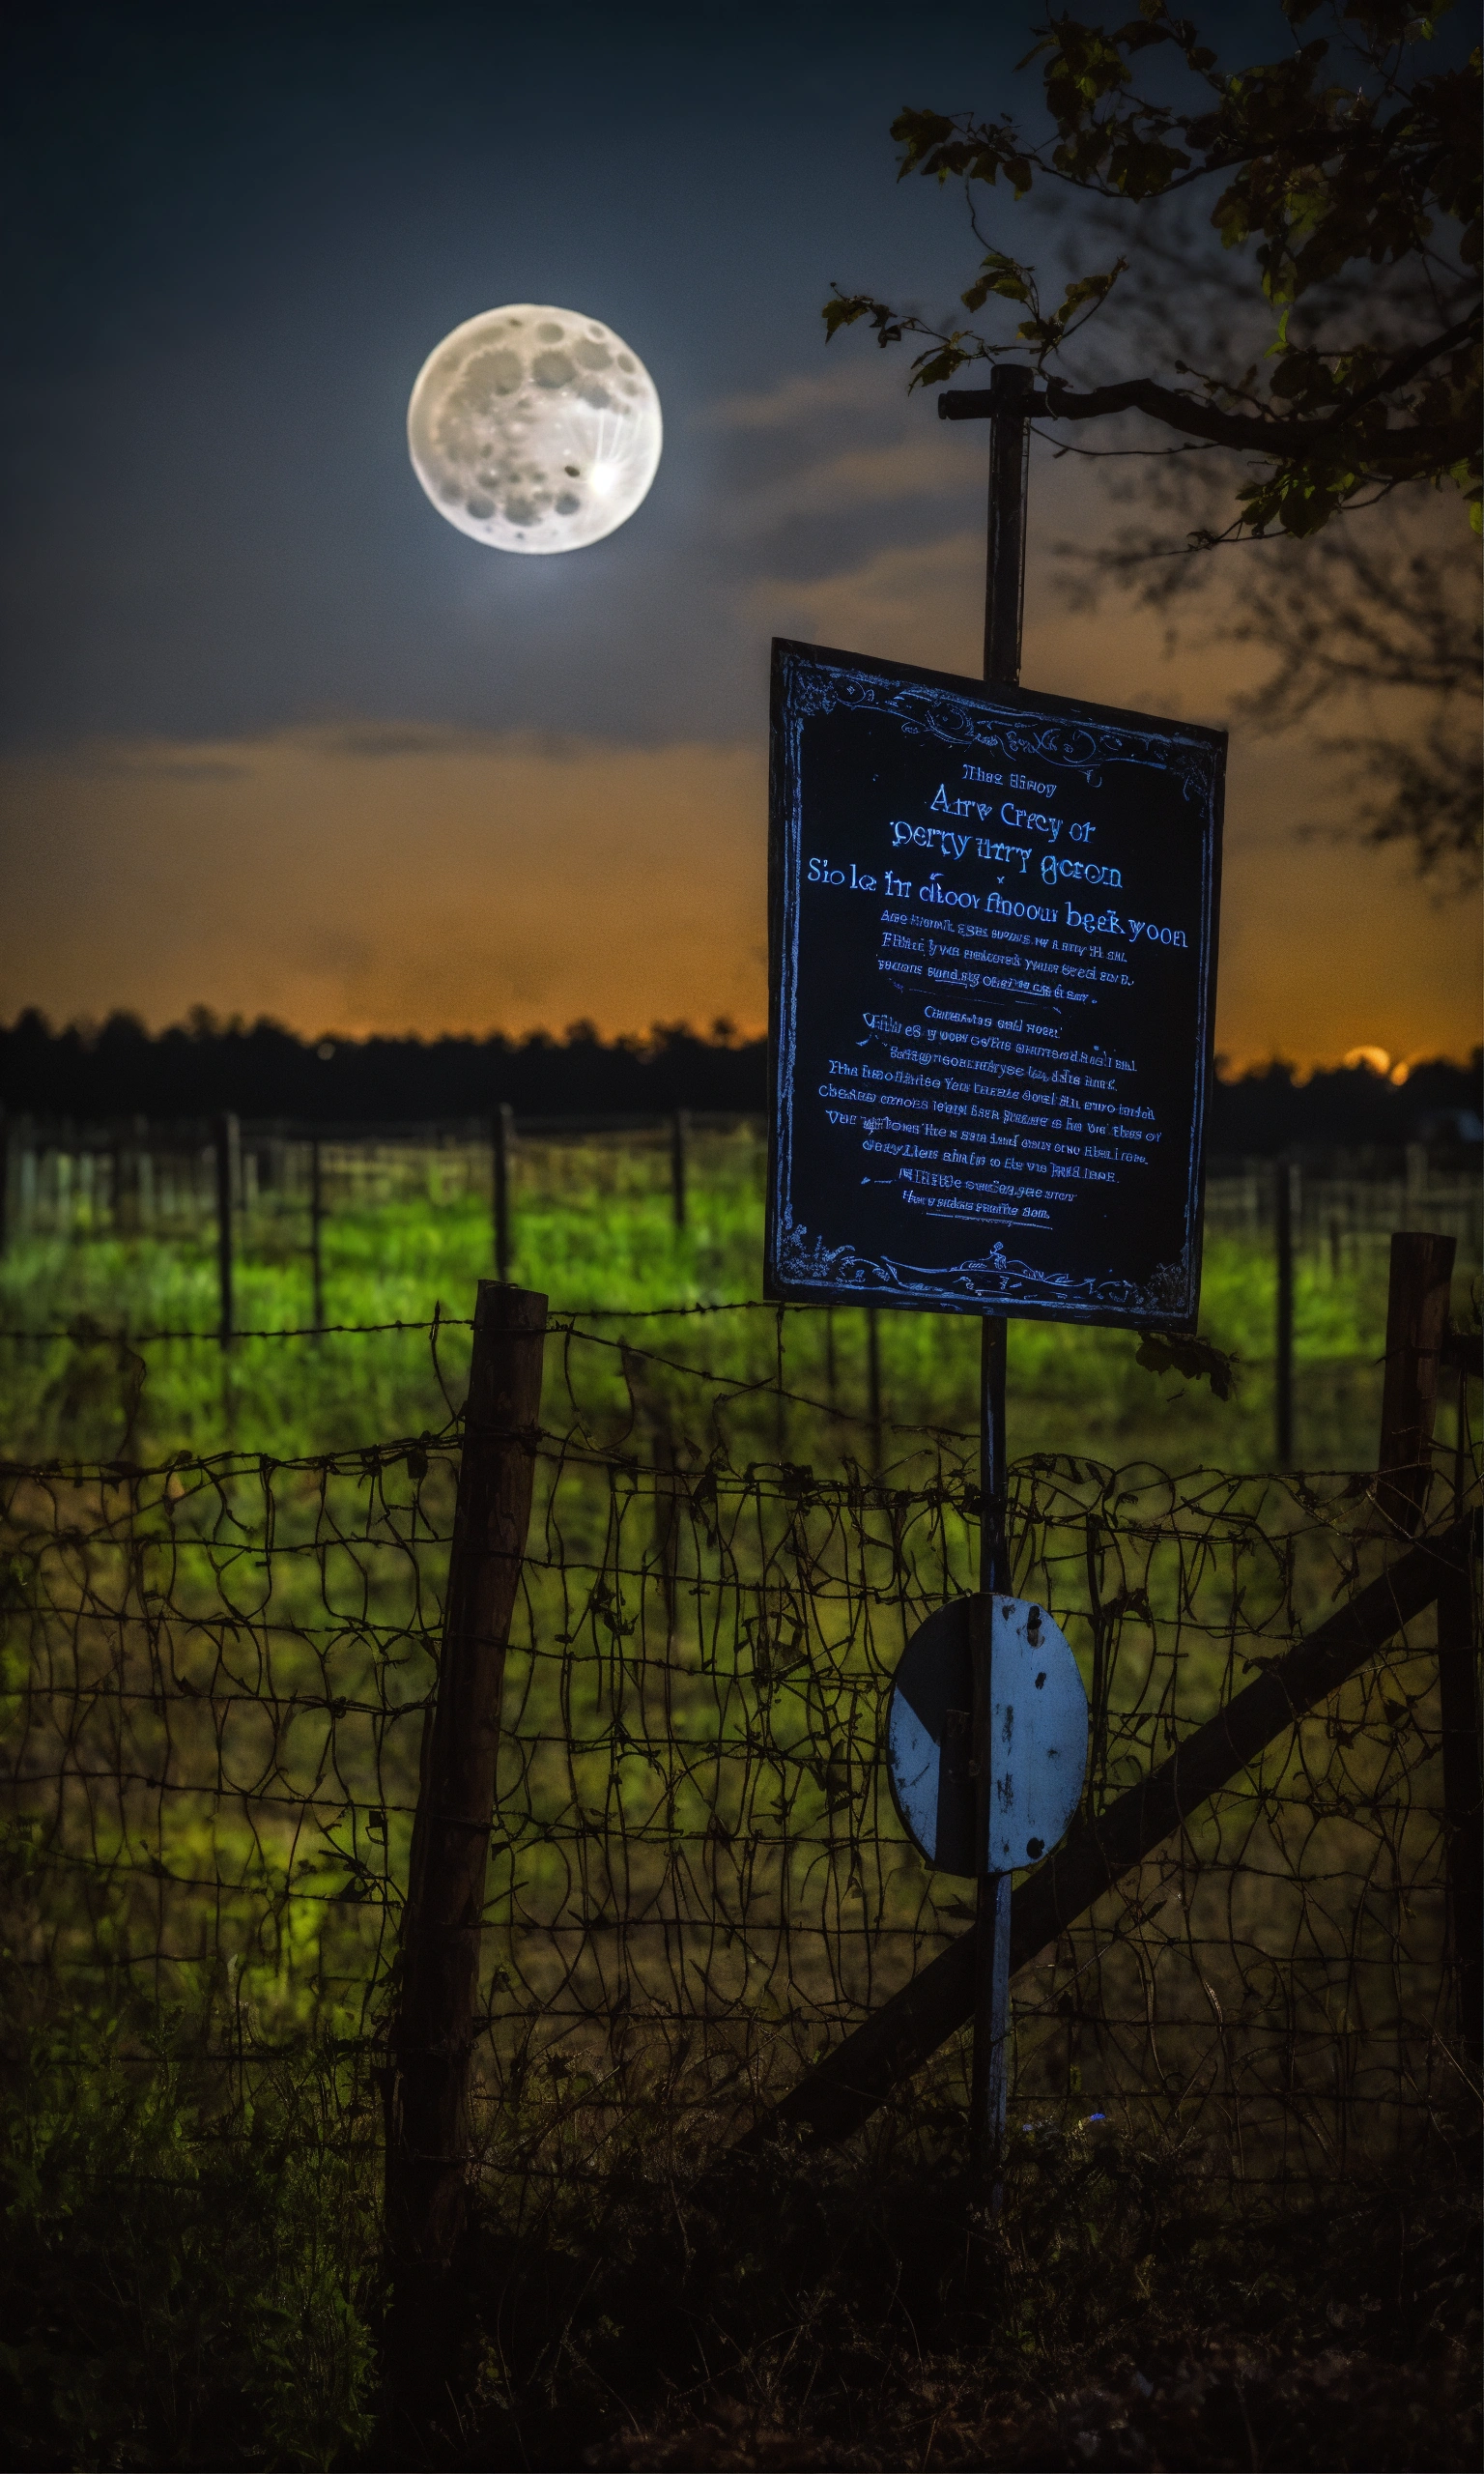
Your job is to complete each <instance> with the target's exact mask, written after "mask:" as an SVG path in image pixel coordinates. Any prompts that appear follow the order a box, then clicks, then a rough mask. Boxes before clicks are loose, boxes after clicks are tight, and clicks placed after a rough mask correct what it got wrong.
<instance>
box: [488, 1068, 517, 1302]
mask: <svg viewBox="0 0 1484 2474" xmlns="http://www.w3.org/2000/svg"><path fill="white" fill-rule="evenodd" d="M490 1136H491V1147H492V1150H493V1153H494V1170H495V1277H496V1279H497V1280H502V1281H508V1280H509V1278H510V1154H511V1152H512V1151H513V1150H514V1148H515V1110H514V1109H513V1108H511V1106H510V1104H509V1102H508V1101H507V1100H501V1102H500V1104H499V1108H497V1109H496V1111H495V1115H494V1120H493V1122H492V1125H491V1128H490Z"/></svg>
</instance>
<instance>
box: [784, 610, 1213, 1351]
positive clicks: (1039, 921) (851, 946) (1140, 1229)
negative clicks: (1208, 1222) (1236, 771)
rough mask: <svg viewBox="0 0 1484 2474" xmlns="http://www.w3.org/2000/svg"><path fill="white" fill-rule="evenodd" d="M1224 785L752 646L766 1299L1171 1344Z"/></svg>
mask: <svg viewBox="0 0 1484 2474" xmlns="http://www.w3.org/2000/svg"><path fill="white" fill-rule="evenodd" d="M1225 765H1226V734H1225V733H1224V732H1222V731H1210V730H1201V729H1198V728H1196V727H1195V726H1194V725H1192V724H1189V723H1184V722H1170V721H1158V720H1155V719H1153V718H1152V717H1151V716H1150V715H1149V714H1147V713H1124V712H1118V711H1115V710H1113V709H1111V708H1110V707H1108V706H1106V705H1078V704H1072V703H1070V702H1069V701H1068V700H1067V699H1066V698H1064V697H1060V696H1038V695H1033V694H1031V693H1030V692H1029V691H1028V690H1026V689H1024V688H1017V687H998V686H986V685H985V684H984V683H983V682H982V681H980V680H977V679H968V678H953V677H947V676H943V675H942V674H941V673H939V672H937V671H929V670H902V669H899V668H896V667H894V666H891V665H888V664H887V663H884V662H878V661H870V660H868V659H867V658H865V657H864V656H863V655H861V654H858V653H842V652H830V651H826V650H825V649H824V648H823V647H820V646H818V645H799V644H786V643H776V644H775V645H774V648H773V739H772V786H771V842H770V865H769V930H770V935H769V942H770V960H771V979H772V1076H773V1092H772V1106H773V1129H772V1134H773V1138H772V1145H771V1160H770V1189H769V1198H768V1281H769V1287H770V1290H771V1292H772V1294H773V1295H774V1296H777V1297H788V1298H800V1299H806V1300H808V1299H813V1300H816V1301H819V1302H825V1303H827V1302H830V1301H840V1302H847V1301H853V1302H854V1303H856V1304H866V1303H872V1302H875V1303H880V1304H882V1305H890V1306H902V1307H921V1308H927V1309H933V1310H936V1311H942V1310H944V1309H947V1310H949V1311H955V1310H956V1311H958V1312H961V1313H978V1314H982V1313H986V1312H987V1313H1001V1314H1016V1315H1039V1316H1044V1317H1049V1318H1052V1319H1054V1320H1056V1321H1058V1322H1063V1321H1066V1322H1082V1323H1121V1324H1135V1325H1148V1324H1156V1325H1158V1326H1159V1327H1160V1328H1162V1329H1175V1328H1180V1327H1187V1326H1191V1325H1193V1324H1194V1322H1195V1318H1196V1312H1197V1309H1198V1305H1199V1299H1200V1268H1201V1200H1202V1189H1203V1176H1204V1147H1205V1115H1206V1100H1207V1093H1208V1089H1209V1086H1210V1081H1211V1073H1212V1018H1213V1004H1214V997H1215V974H1216V914H1217V897H1218V892H1219V883H1220V857H1221V799H1222V789H1223V782H1224V775H1225Z"/></svg>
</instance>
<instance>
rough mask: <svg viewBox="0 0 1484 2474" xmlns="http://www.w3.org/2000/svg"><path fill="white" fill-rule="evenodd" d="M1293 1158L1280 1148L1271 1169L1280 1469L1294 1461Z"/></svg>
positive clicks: (1275, 1405)
mask: <svg viewBox="0 0 1484 2474" xmlns="http://www.w3.org/2000/svg"><path fill="white" fill-rule="evenodd" d="M1298 1178H1299V1168H1298V1164H1297V1162H1296V1161H1293V1160H1291V1159H1290V1158H1289V1156H1288V1153H1287V1152H1286V1151H1285V1152H1283V1153H1282V1154H1281V1155H1280V1157H1279V1159H1278V1161H1277V1163H1276V1165H1275V1167H1274V1169H1273V1245H1274V1253H1275V1256H1276V1266H1277V1302H1276V1315H1275V1324H1276V1328H1275V1330H1274V1334H1273V1386H1272V1422H1273V1450H1274V1452H1275V1453H1276V1455H1277V1465H1278V1467H1279V1468H1280V1469H1291V1468H1292V1467H1293V1465H1294V1202H1295V1193H1294V1189H1295V1186H1296V1185H1297V1183H1298Z"/></svg>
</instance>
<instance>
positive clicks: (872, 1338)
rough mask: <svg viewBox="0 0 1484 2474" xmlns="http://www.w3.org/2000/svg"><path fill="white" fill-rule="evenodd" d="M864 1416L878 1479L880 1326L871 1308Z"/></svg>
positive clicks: (880, 1446)
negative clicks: (868, 1429)
mask: <svg viewBox="0 0 1484 2474" xmlns="http://www.w3.org/2000/svg"><path fill="white" fill-rule="evenodd" d="M866 1415H867V1417H868V1419H869V1421H870V1466H871V1470H872V1473H873V1474H874V1475H875V1476H876V1477H878V1478H879V1476H880V1475H881V1460H882V1454H883V1448H884V1437H883V1435H882V1430H881V1324H880V1319H879V1317H878V1315H877V1313H876V1309H875V1308H874V1307H873V1306H868V1307H867V1309H866Z"/></svg>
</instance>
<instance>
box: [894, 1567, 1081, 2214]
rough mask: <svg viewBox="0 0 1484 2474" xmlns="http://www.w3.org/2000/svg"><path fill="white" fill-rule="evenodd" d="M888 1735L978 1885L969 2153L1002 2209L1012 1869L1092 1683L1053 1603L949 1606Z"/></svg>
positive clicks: (948, 1861) (925, 1823) (1056, 1776)
mask: <svg viewBox="0 0 1484 2474" xmlns="http://www.w3.org/2000/svg"><path fill="white" fill-rule="evenodd" d="M886 1737H887V1756H886V1757H887V1776H888V1779H889V1781H890V1784H891V1789H892V1796H893V1798H894V1800H895V1802H896V1805H897V1810H898V1812H899V1815H900V1818H901V1822H902V1826H903V1827H904V1828H905V1830H906V1832H907V1835H908V1836H909V1838H910V1839H911V1840H912V1842H913V1844H914V1846H915V1847H916V1848H917V1850H918V1852H919V1854H920V1855H921V1856H923V1857H924V1859H925V1860H926V1862H928V1864H930V1865H931V1866H932V1867H933V1869H934V1871H936V1872H945V1873H956V1874H960V1875H962V1874H967V1875H969V1876H970V1877H972V1878H973V1879H974V1880H975V1881H976V1882H977V1884H978V1888H979V1925H980V1932H979V1933H978V1934H977V1935H976V1937H975V1941H976V1972H975V1984H974V2078H973V2087H972V2093H971V2096H970V2166H971V2172H972V2176H973V2180H974V2183H975V2186H976V2189H977V2192H978V2193H979V2195H980V2196H981V2197H983V2198H984V2199H985V2200H987V2201H988V2204H989V2207H990V2211H991V2213H994V2212H996V2211H997V2209H998V2205H999V2191H1000V2172H999V2166H1000V2155H1001V2150H1002V2147H1003V2143H1004V2137H1005V2089H1006V2078H1007V2072H1006V2028H1007V2022H1008V2013H1009V1997H1010V1884H1011V1875H1012V1873H1013V1872H1014V1871H1015V1870H1016V1869H1017V1868H1018V1867H1020V1866H1021V1865H1025V1864H1039V1863H1040V1862H1041V1860H1042V1856H1046V1855H1047V1854H1049V1852H1050V1850H1051V1849H1052V1848H1053V1847H1054V1846H1055V1845H1056V1843H1057V1841H1058V1840H1059V1839H1060V1838H1061V1837H1062V1835H1063V1833H1064V1831H1065V1830H1066V1828H1067V1827H1068V1825H1069V1823H1070V1820H1071V1818H1072V1815H1073V1813H1074V1812H1075V1811H1076V1807H1077V1798H1078V1797H1079V1796H1080V1794H1081V1792H1082V1778H1083V1773H1084V1770H1085V1769H1086V1766H1087V1694H1086V1692H1085V1690H1084V1689H1083V1684H1082V1678H1081V1675H1080V1674H1079V1672H1078V1669H1077V1662H1076V1659H1075V1658H1074V1657H1073V1656H1072V1654H1071V1651H1070V1649H1069V1647H1068V1645H1067V1641H1066V1638H1065V1636H1064V1634H1063V1633H1062V1630H1061V1628H1060V1626H1059V1625H1056V1624H1054V1623H1053V1622H1052V1620H1051V1617H1050V1616H1049V1615H1048V1614H1047V1613H1046V1611H1045V1609H1044V1608H1043V1607H1041V1606H1036V1605H1032V1604H1030V1603H1028V1602H1027V1601H1026V1600H1025V1599H1023V1598H1015V1597H1010V1596H1009V1595H1008V1594H1007V1593H1005V1592H1003V1591H1000V1590H995V1591H992V1592H987V1593H982V1594H981V1595H980V1596H978V1597H960V1598H956V1599H955V1600H954V1601H953V1603H952V1604H951V1605H948V1606H944V1607H940V1608H939V1610H938V1612H937V1613H936V1614H935V1615H929V1617H928V1621H927V1623H926V1624H924V1625H921V1626H920V1627H919V1629H918V1630H917V1631H916V1632H915V1633H914V1634H913V1636H912V1638H911V1640H910V1641H908V1643H907V1645H906V1648H905V1649H904V1650H903V1652H902V1654H901V1659H900V1662H899V1666H898V1669H897V1675H896V1680H895V1683H894V1684H893V1687H892V1699H891V1706H890V1710H889V1712H888V1716H887V1729H886ZM985 1927H987V1928H988V1929H987V1931H986V1930H985ZM986 1943H987V1945H988V1946H987V1948H986V1947H985V1944H986Z"/></svg>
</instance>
